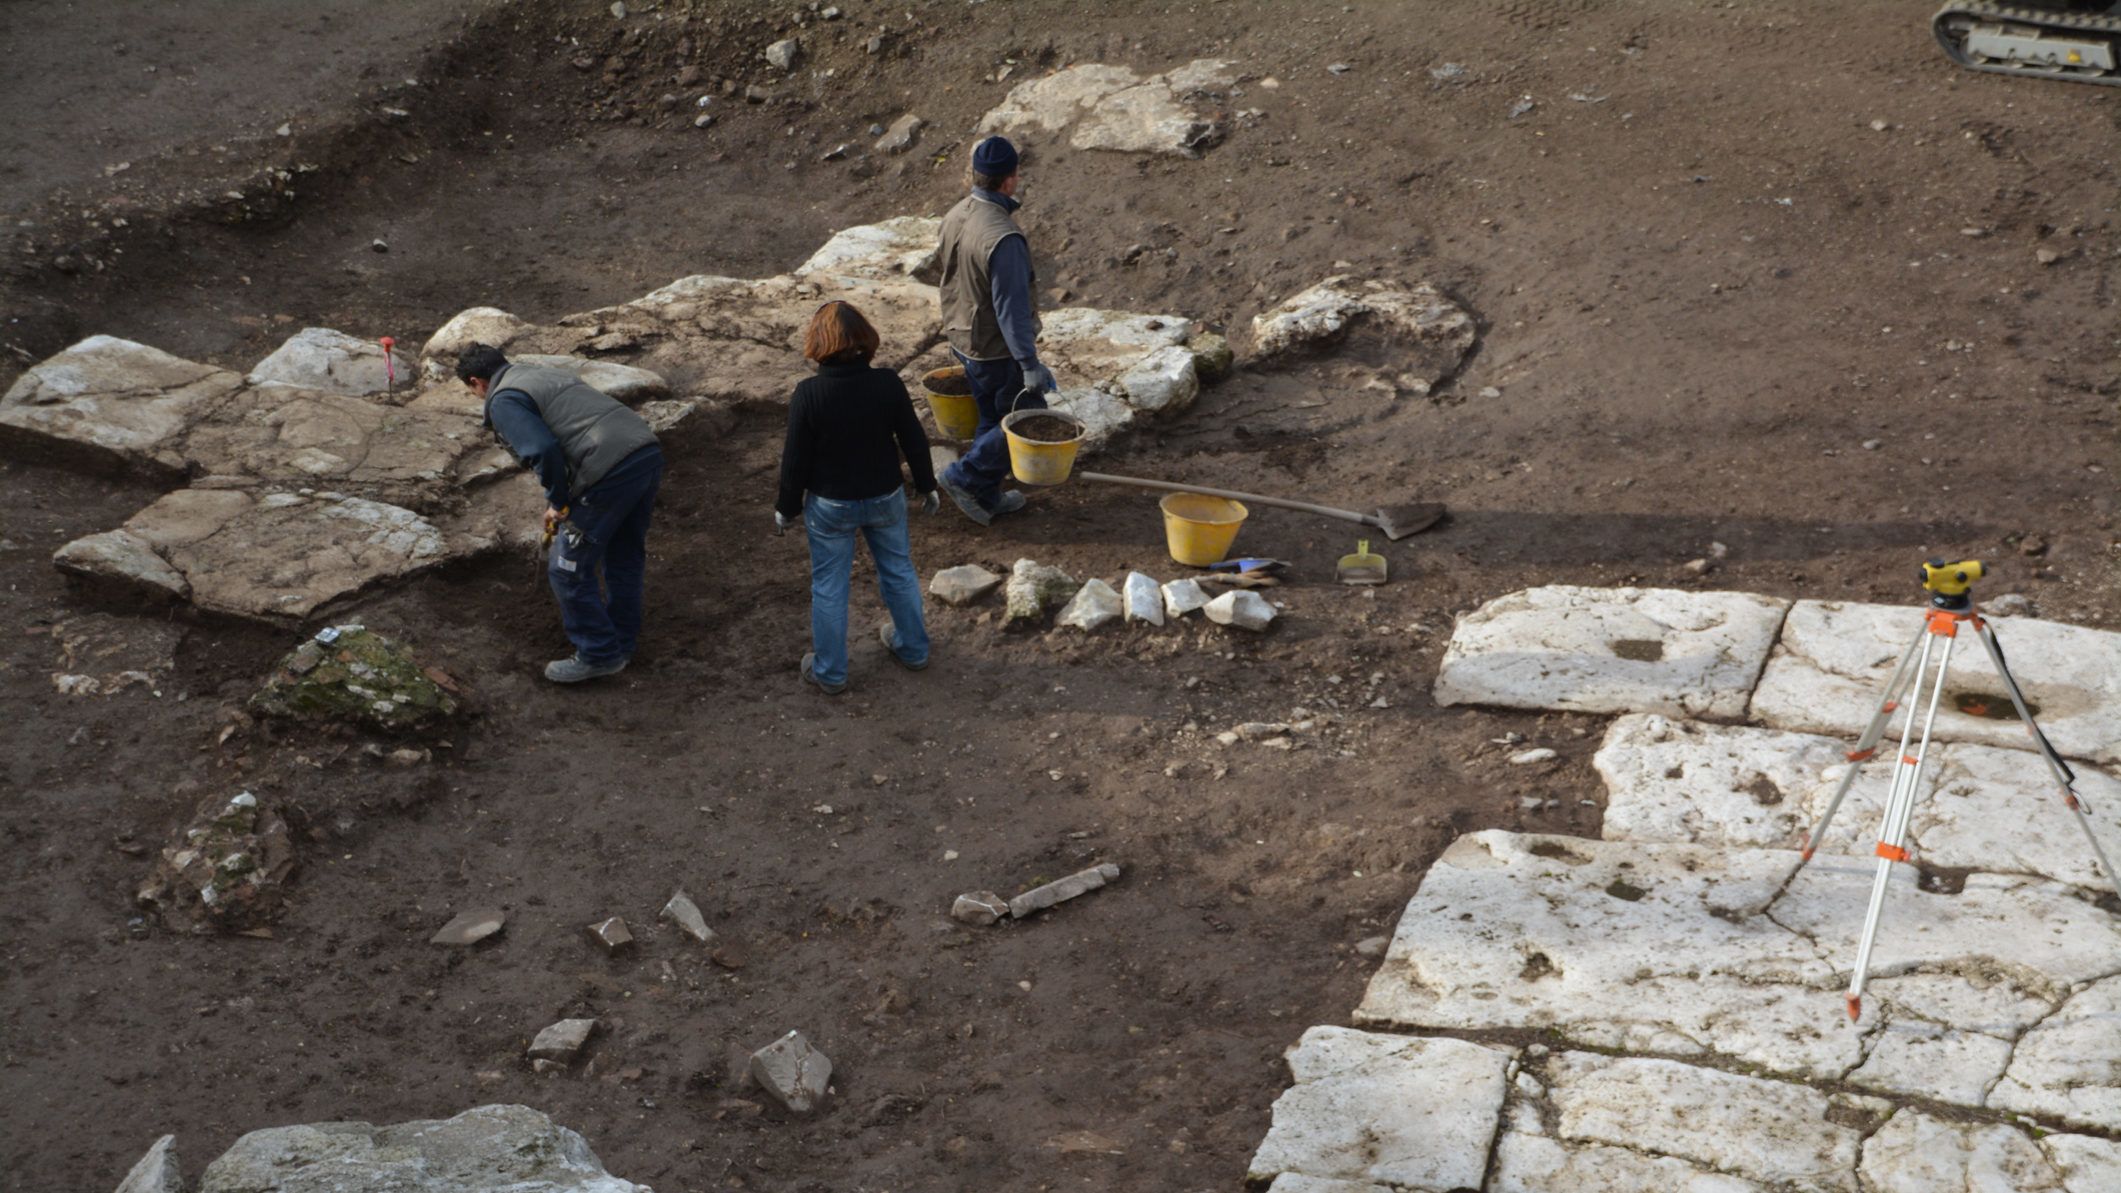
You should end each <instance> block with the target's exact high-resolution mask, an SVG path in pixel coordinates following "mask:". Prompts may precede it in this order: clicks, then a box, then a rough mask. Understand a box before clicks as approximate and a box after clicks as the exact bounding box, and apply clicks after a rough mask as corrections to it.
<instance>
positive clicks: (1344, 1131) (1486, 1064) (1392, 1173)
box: [1250, 1027, 1514, 1193]
mask: <svg viewBox="0 0 2121 1193" xmlns="http://www.w3.org/2000/svg"><path fill="white" fill-rule="evenodd" d="M1513 1055H1514V1050H1511V1049H1504V1048H1491V1047H1487V1046H1485V1045H1481V1044H1474V1043H1469V1042H1467V1041H1464V1040H1452V1039H1420V1038H1409V1037H1405V1036H1386V1035H1376V1034H1373V1033H1370V1032H1362V1031H1354V1030H1350V1029H1348V1028H1344V1027H1314V1028H1312V1029H1310V1030H1309V1031H1307V1032H1305V1033H1304V1035H1303V1039H1302V1040H1301V1041H1300V1042H1299V1043H1298V1044H1297V1046H1296V1047H1295V1048H1293V1049H1291V1050H1290V1052H1289V1071H1290V1073H1291V1075H1292V1076H1293V1077H1294V1078H1295V1081H1296V1084H1295V1085H1294V1086H1293V1087H1291V1088H1290V1089H1289V1090H1287V1091H1286V1092H1284V1093H1283V1094H1282V1095H1281V1097H1279V1098H1277V1099H1275V1102H1274V1121H1273V1125H1272V1126H1271V1127H1270V1128H1269V1129H1268V1131H1267V1137H1266V1139H1265V1140H1264V1141H1263V1142H1261V1144H1260V1146H1259V1150H1258V1151H1257V1152H1256V1153H1254V1155H1253V1157H1252V1165H1251V1169H1250V1179H1251V1180H1254V1181H1265V1180H1268V1179H1276V1183H1275V1186H1274V1187H1275V1188H1282V1187H1283V1186H1282V1185H1281V1183H1280V1181H1279V1179H1278V1178H1280V1177H1281V1176H1283V1175H1285V1174H1293V1175H1297V1176H1302V1177H1308V1178H1312V1179H1317V1180H1333V1181H1354V1182H1374V1183H1377V1184H1384V1185H1389V1186H1391V1187H1393V1188H1397V1189H1407V1190H1421V1191H1424V1193H1448V1191H1450V1190H1454V1189H1463V1188H1472V1187H1477V1186H1478V1185H1479V1184H1480V1183H1481V1174H1482V1171H1483V1170H1484V1169H1485V1168H1486V1166H1487V1162H1488V1148H1489V1144H1490V1143H1491V1142H1492V1141H1493V1139H1494V1137H1495V1130H1496V1125H1497V1120H1498V1116H1499V1115H1500V1113H1501V1111H1502V1103H1503V1094H1504V1091H1505V1089H1506V1074H1507V1071H1508V1069H1509V1067H1510V1061H1511V1058H1512V1056H1513ZM1292 1187H1302V1186H1300V1185H1298V1186H1292ZM1329 1187H1330V1186H1329Z"/></svg>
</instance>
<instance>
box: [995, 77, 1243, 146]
mask: <svg viewBox="0 0 2121 1193" xmlns="http://www.w3.org/2000/svg"><path fill="white" fill-rule="evenodd" d="M1232 65H1233V64H1232V63H1229V62H1224V61H1220V60H1217V59H1212V58H1200V59H1195V60H1194V61H1192V62H1189V63H1187V64H1186V65H1184V66H1182V67H1179V68H1178V69H1177V70H1173V71H1169V72H1166V73H1163V74H1154V75H1149V76H1147V77H1143V76H1142V75H1139V74H1136V73H1135V72H1134V71H1132V70H1129V69H1128V68H1126V67H1124V66H1108V65H1105V64H1102V63H1086V64H1083V65H1080V66H1071V67H1068V68H1067V69H1065V70H1060V71H1056V72H1054V73H1053V74H1050V75H1047V76H1046V77H1045V78H1042V79H1033V80H1031V81H1029V82H1026V83H1019V84H1017V86H1016V87H1014V88H1013V89H1011V90H1010V92H1009V95H1008V97H1007V98H1006V99H1004V100H1003V101H1002V103H1001V105H1000V106H999V107H996V108H995V109H993V110H992V111H990V112H988V113H987V114H986V115H985V116H984V117H982V118H981V119H980V124H979V131H980V133H981V134H983V135H984V134H987V133H1003V134H1006V135H1009V136H1012V137H1021V136H1023V135H1024V134H1027V133H1030V134H1037V133H1057V132H1061V131H1063V130H1067V129H1069V128H1070V127H1071V126H1072V128H1073V131H1072V134H1071V135H1070V137H1069V144H1071V145H1073V146H1074V147H1075V148H1077V149H1102V150H1109V151H1112V152H1115V153H1151V154H1164V155H1168V156H1173V157H1187V158H1197V157H1199V156H1200V155H1201V154H1202V153H1203V152H1204V151H1205V150H1207V149H1208V148H1210V147H1212V146H1213V145H1214V144H1215V143H1216V142H1217V141H1219V140H1221V139H1222V136H1223V133H1224V131H1225V130H1224V127H1223V123H1222V120H1221V118H1220V115H1219V112H1218V108H1217V106H1216V105H1217V101H1219V100H1221V99H1222V98H1224V96H1225V94H1226V93H1227V92H1228V90H1229V89H1230V87H1232V86H1233V85H1234V84H1235V83H1236V76H1235V75H1233V74H1232V73H1231V72H1230V67H1231V66H1232Z"/></svg>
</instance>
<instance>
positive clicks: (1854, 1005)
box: [1848, 994, 1863, 1023]
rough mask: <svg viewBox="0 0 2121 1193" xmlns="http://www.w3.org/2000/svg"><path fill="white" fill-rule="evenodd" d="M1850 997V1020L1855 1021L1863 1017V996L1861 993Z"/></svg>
mask: <svg viewBox="0 0 2121 1193" xmlns="http://www.w3.org/2000/svg"><path fill="white" fill-rule="evenodd" d="M1848 999H1849V1022H1850V1023H1854V1022H1856V1021H1858V1020H1860V1019H1862V1018H1863V996H1862V995H1861V994H1851V995H1849V996H1848Z"/></svg>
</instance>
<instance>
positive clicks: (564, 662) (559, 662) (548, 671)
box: [545, 654, 626, 683]
mask: <svg viewBox="0 0 2121 1193" xmlns="http://www.w3.org/2000/svg"><path fill="white" fill-rule="evenodd" d="M625 669H626V660H625V659H623V658H619V659H613V660H611V661H610V662H608V663H592V662H590V661H589V660H588V659H585V658H583V657H582V656H581V655H578V654H577V655H569V656H567V657H566V658H564V659H554V660H553V661H551V662H550V663H547V664H545V678H547V679H549V680H551V681H552V682H554V683H581V682H582V681H583V680H585V679H602V678H603V677H604V676H607V675H617V674H618V673H619V672H621V671H624V670H625Z"/></svg>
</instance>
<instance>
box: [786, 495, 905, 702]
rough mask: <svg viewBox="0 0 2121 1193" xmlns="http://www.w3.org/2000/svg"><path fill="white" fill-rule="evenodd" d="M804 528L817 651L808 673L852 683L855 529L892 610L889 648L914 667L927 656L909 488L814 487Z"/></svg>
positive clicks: (805, 511)
mask: <svg viewBox="0 0 2121 1193" xmlns="http://www.w3.org/2000/svg"><path fill="white" fill-rule="evenodd" d="M803 528H804V530H805V531H806V532H808V534H809V535H810V647H811V649H812V650H813V651H815V652H816V653H817V661H816V662H815V663H813V664H811V674H813V675H815V676H817V679H818V682H819V683H821V684H824V685H826V686H827V687H830V686H831V685H833V684H840V683H845V682H847V589H848V581H849V577H850V576H852V574H853V572H854V539H855V536H856V535H857V534H859V535H860V536H861V537H862V538H865V539H867V540H869V556H870V558H872V559H874V560H875V561H876V588H877V591H878V592H879V593H881V594H882V595H883V598H884V608H886V609H889V610H890V611H891V625H892V628H893V632H892V635H891V650H892V652H893V653H895V654H897V655H898V657H899V658H901V659H904V660H905V661H906V662H908V663H910V664H912V665H913V666H915V667H918V666H920V665H921V664H923V663H925V662H927V661H928V623H927V622H926V620H924V619H923V617H922V616H921V579H920V577H919V576H918V575H916V574H914V571H913V548H912V544H911V543H910V542H909V540H908V538H907V535H906V491H905V490H904V489H893V490H892V491H891V492H889V493H886V494H885V495H884V496H882V497H870V498H866V499H864V500H861V501H834V500H833V499H832V498H830V497H819V496H817V495H816V494H814V493H813V494H810V495H808V496H806V497H804V498H803Z"/></svg>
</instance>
